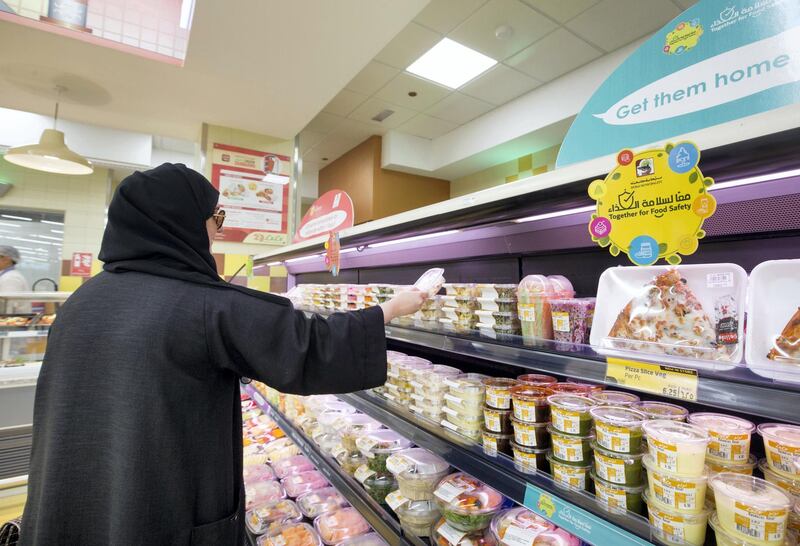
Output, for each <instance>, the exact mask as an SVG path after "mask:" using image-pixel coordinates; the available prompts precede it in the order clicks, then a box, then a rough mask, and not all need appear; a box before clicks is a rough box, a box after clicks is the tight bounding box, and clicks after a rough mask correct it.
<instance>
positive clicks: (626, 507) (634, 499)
mask: <svg viewBox="0 0 800 546" xmlns="http://www.w3.org/2000/svg"><path fill="white" fill-rule="evenodd" d="M590 476H591V477H592V480H593V481H594V495H595V497H597V501H598V503H600V506H602V507H603V508H605V509H606V510H608V511H609V512H634V513H636V514H641V513H642V491H644V485H633V486H627V485H622V484H619V483H611V482H607V481H605V480H603V479H600V478H598V477H597V474H595V473H594V472H591V473H590Z"/></svg>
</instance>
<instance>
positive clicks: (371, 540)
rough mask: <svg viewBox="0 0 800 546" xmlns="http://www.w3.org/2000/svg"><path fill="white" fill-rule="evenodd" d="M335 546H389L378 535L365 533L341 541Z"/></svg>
mask: <svg viewBox="0 0 800 546" xmlns="http://www.w3.org/2000/svg"><path fill="white" fill-rule="evenodd" d="M336 546H389V545H388V544H387V543H386V541H385V540H383V539H382V538H381V536H380V535H379V534H378V533H367V534H366V535H361V536H357V537H353V538H348V539H347V540H343V541H342V542H340V543H339V544H337V545H336Z"/></svg>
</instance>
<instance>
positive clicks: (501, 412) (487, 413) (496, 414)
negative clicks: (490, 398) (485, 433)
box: [483, 406, 512, 434]
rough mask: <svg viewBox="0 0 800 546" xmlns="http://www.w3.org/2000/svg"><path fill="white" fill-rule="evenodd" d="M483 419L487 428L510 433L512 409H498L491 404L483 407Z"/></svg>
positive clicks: (492, 430)
mask: <svg viewBox="0 0 800 546" xmlns="http://www.w3.org/2000/svg"><path fill="white" fill-rule="evenodd" d="M483 421H484V426H485V429H486V430H489V431H491V432H499V433H503V434H508V433H510V432H512V429H511V410H510V409H497V408H493V407H491V406H486V407H484V408H483Z"/></svg>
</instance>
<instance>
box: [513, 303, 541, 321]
mask: <svg viewBox="0 0 800 546" xmlns="http://www.w3.org/2000/svg"><path fill="white" fill-rule="evenodd" d="M517 307H518V311H519V320H523V321H525V322H536V307H534V305H533V304H532V303H520V304H518V306H517Z"/></svg>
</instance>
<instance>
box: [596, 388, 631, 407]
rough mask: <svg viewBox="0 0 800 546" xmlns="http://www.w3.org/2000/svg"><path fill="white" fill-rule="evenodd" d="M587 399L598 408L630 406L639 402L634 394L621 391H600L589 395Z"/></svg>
mask: <svg viewBox="0 0 800 546" xmlns="http://www.w3.org/2000/svg"><path fill="white" fill-rule="evenodd" d="M589 398H590V399H591V400H592V401H593V402H596V403H597V405H598V406H632V405H633V404H635V403H636V402H639V397H638V396H636V395H635V394H631V393H629V392H622V391H600V392H593V393H590V394H589Z"/></svg>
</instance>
